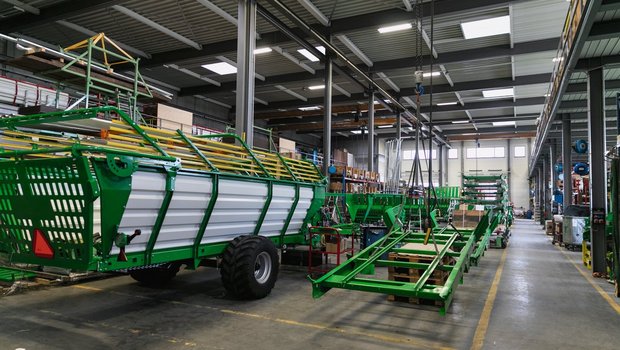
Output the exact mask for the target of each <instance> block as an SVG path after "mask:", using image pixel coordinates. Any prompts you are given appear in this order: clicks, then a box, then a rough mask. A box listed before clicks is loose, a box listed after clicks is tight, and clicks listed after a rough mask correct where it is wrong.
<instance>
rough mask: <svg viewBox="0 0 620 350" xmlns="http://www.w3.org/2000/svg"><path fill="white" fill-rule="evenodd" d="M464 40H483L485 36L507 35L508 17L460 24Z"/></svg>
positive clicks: (508, 27)
mask: <svg viewBox="0 0 620 350" xmlns="http://www.w3.org/2000/svg"><path fill="white" fill-rule="evenodd" d="M461 29H462V30H463V36H464V37H465V39H475V38H484V37H487V36H493V35H499V34H509V33H510V16H502V17H495V18H489V19H482V20H479V21H471V22H465V23H461Z"/></svg>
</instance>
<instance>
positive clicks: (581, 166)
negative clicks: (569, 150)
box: [573, 163, 590, 176]
mask: <svg viewBox="0 0 620 350" xmlns="http://www.w3.org/2000/svg"><path fill="white" fill-rule="evenodd" d="M573 172H575V174H577V175H581V176H585V175H588V174H589V173H590V166H588V164H586V163H577V164H575V166H574V167H573Z"/></svg>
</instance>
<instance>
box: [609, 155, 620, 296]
mask: <svg viewBox="0 0 620 350" xmlns="http://www.w3.org/2000/svg"><path fill="white" fill-rule="evenodd" d="M617 152H618V150H617V149H616V150H615V152H614V153H616V154H614V157H613V158H612V160H611V179H610V182H611V196H610V208H609V209H610V211H611V213H612V222H611V226H612V230H611V234H612V244H613V250H612V253H611V255H612V257H613V259H612V260H613V271H611V272H612V273H613V279H614V284H615V295H616V297H618V298H620V158H618V154H617Z"/></svg>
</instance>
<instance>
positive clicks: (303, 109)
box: [298, 106, 321, 112]
mask: <svg viewBox="0 0 620 350" xmlns="http://www.w3.org/2000/svg"><path fill="white" fill-rule="evenodd" d="M298 109H299V110H300V111H304V112H306V111H318V110H319V109H321V107H319V106H310V107H299V108H298Z"/></svg>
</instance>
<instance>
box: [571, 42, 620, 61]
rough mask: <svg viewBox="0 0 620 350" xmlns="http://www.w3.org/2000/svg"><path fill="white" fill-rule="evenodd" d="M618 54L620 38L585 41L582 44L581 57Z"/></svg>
mask: <svg viewBox="0 0 620 350" xmlns="http://www.w3.org/2000/svg"><path fill="white" fill-rule="evenodd" d="M618 54H620V38H611V39H603V40H594V41H587V42H586V43H585V44H584V45H583V50H582V51H581V55H580V57H581V58H590V57H600V56H611V55H618Z"/></svg>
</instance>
